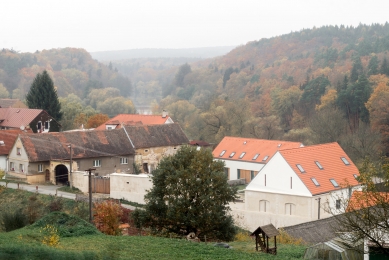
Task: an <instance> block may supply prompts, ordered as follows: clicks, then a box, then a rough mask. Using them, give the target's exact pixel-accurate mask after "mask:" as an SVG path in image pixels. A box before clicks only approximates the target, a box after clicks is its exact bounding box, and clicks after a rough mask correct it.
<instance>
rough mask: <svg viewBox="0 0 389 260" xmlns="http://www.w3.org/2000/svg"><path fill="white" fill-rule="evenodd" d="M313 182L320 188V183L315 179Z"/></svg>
mask: <svg viewBox="0 0 389 260" xmlns="http://www.w3.org/2000/svg"><path fill="white" fill-rule="evenodd" d="M311 180H312V182H313V184H315V186H320V184H319V182H318V181H317V180H316V179H315V178H311Z"/></svg>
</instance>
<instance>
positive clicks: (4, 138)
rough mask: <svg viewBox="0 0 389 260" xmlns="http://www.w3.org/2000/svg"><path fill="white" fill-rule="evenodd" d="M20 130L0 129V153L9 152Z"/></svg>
mask: <svg viewBox="0 0 389 260" xmlns="http://www.w3.org/2000/svg"><path fill="white" fill-rule="evenodd" d="M21 133H24V132H23V131H21V130H0V155H5V154H9V151H10V150H11V149H12V147H13V145H14V143H15V140H16V138H17V137H18V135H19V134H21Z"/></svg>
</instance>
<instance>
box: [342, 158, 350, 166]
mask: <svg viewBox="0 0 389 260" xmlns="http://www.w3.org/2000/svg"><path fill="white" fill-rule="evenodd" d="M340 159H342V161H343V163H344V164H345V165H350V163H349V161H347V159H346V158H344V157H340Z"/></svg>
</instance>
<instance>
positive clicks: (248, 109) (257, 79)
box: [0, 23, 389, 164]
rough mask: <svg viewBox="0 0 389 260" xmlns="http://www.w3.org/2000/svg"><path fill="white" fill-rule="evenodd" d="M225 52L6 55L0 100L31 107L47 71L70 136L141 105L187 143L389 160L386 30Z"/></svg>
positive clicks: (289, 39)
mask: <svg viewBox="0 0 389 260" xmlns="http://www.w3.org/2000/svg"><path fill="white" fill-rule="evenodd" d="M253 38H255V35H253ZM226 48H227V47H226ZM218 51H221V53H220V52H219V53H218V52H216V51H215V52H213V54H212V55H209V56H205V55H204V56H201V55H187V54H182V55H181V53H180V52H177V53H180V54H179V55H173V54H171V56H170V57H168V56H159V54H158V55H154V56H153V55H151V54H149V56H148V57H142V55H140V56H137V54H134V53H135V52H133V51H131V52H127V54H126V52H125V51H123V52H112V53H110V52H106V53H104V54H102V53H100V54H98V53H95V54H93V55H91V54H90V53H88V52H86V51H85V50H83V49H75V48H65V49H51V50H43V51H41V52H38V51H37V52H35V53H18V52H16V51H14V50H9V49H3V50H2V51H1V52H0V97H1V98H18V99H21V100H24V99H25V95H26V94H27V92H28V90H29V88H30V86H31V83H32V81H33V79H34V77H35V75H36V74H37V73H40V72H42V71H43V70H47V71H48V73H49V74H50V76H51V77H52V79H53V80H54V83H55V86H56V88H57V92H58V95H59V97H60V102H61V106H62V111H63V113H64V115H63V119H62V121H61V124H62V126H63V130H69V129H74V128H78V127H79V125H81V124H83V123H84V122H86V120H87V119H88V117H90V116H92V115H95V114H98V113H101V114H106V115H108V116H109V117H113V116H115V115H117V114H119V113H134V112H136V109H137V107H140V106H143V107H149V108H150V110H151V111H152V112H153V113H156V114H158V113H162V111H163V110H166V111H168V113H169V115H170V116H171V117H172V118H173V120H174V121H175V122H178V123H179V124H180V125H181V127H182V128H183V130H184V131H185V133H186V134H187V135H188V137H189V138H190V139H196V140H205V141H207V142H210V143H218V142H219V141H220V140H221V139H222V138H223V137H224V136H241V137H248V138H262V139H282V140H290V141H299V142H303V143H304V144H305V145H310V144H318V143H328V142H339V144H340V145H341V146H342V148H343V149H344V150H345V151H346V153H347V154H348V155H349V156H350V157H351V158H352V159H353V161H354V162H356V164H358V163H359V162H361V161H362V160H363V158H365V157H369V158H371V159H372V160H378V159H379V158H380V157H381V156H382V155H388V153H389V146H388V144H389V101H388V100H389V84H388V82H389V64H388V60H389V53H388V51H389V24H388V23H386V24H384V25H381V24H373V25H363V24H361V25H359V26H358V27H345V26H325V27H321V28H313V29H304V30H301V31H299V32H293V33H290V34H286V35H282V36H279V37H273V38H270V39H261V40H259V41H252V42H249V43H247V44H246V45H242V46H238V47H236V48H234V49H232V50H231V51H229V50H227V49H224V51H225V52H228V53H226V54H224V55H222V53H223V52H222V50H221V49H220V50H218ZM129 53H131V55H133V56H130V54H129ZM150 53H152V52H150ZM172 53H173V52H172ZM98 55H100V56H98ZM110 55H111V56H110ZM213 55H219V56H216V57H212V58H210V57H211V56H213ZM120 56H122V58H121V57H120ZM94 58H97V59H100V60H101V62H99V61H97V60H95V59H94Z"/></svg>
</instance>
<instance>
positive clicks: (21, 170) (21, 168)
mask: <svg viewBox="0 0 389 260" xmlns="http://www.w3.org/2000/svg"><path fill="white" fill-rule="evenodd" d="M19 172H24V165H23V164H19Z"/></svg>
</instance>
